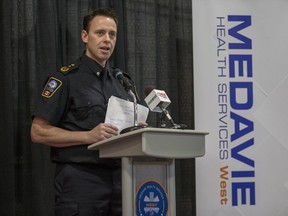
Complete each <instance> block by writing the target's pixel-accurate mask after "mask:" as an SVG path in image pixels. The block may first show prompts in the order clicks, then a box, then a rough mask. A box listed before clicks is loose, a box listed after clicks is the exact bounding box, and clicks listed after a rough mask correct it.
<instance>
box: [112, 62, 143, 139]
mask: <svg viewBox="0 0 288 216" xmlns="http://www.w3.org/2000/svg"><path fill="white" fill-rule="evenodd" d="M112 73H113V76H114V77H115V78H116V79H118V80H119V82H120V83H121V84H122V86H123V87H124V88H125V90H126V91H127V93H128V94H129V95H130V96H131V98H132V99H133V105H134V125H133V126H132V127H128V128H125V129H123V130H122V131H120V134H123V133H127V132H130V131H134V130H138V129H140V128H144V127H147V126H146V125H138V104H137V97H136V95H135V94H134V93H133V91H132V89H133V86H132V84H131V83H130V82H129V81H128V79H127V78H126V77H124V75H123V72H122V71H121V70H120V69H118V68H116V69H114V70H113V72H112Z"/></svg>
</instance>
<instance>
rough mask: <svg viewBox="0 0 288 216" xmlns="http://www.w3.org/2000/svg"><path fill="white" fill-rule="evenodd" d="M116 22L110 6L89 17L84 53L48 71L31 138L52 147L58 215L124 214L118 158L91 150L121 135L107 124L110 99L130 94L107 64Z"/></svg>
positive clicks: (86, 26)
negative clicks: (97, 144) (58, 69)
mask: <svg viewBox="0 0 288 216" xmlns="http://www.w3.org/2000/svg"><path fill="white" fill-rule="evenodd" d="M117 23H118V21H117V16H116V14H115V12H114V11H113V10H110V9H99V10H96V11H93V12H91V13H89V14H88V15H87V16H85V17H84V20H83V30H82V32H81V37H82V40H83V42H84V43H85V46H86V49H85V52H84V54H83V55H82V56H81V57H80V58H79V59H78V60H77V61H75V62H73V63H72V64H70V65H67V66H64V67H62V68H61V69H60V71H59V72H57V73H55V74H53V75H51V76H49V78H48V79H47V82H46V85H45V87H44V89H43V91H42V94H41V98H40V100H39V103H38V105H37V107H36V110H35V112H34V114H33V122H32V126H31V138H32V141H33V142H34V143H40V144H45V145H48V146H51V160H52V161H53V162H55V163H56V173H55V215H56V216H70V215H71V216H72V215H79V216H108V215H109V216H110V215H113V216H116V215H121V171H120V161H119V159H101V158H99V156H98V151H89V150H87V146H88V145H89V144H91V143H95V142H98V141H101V140H105V139H108V138H110V137H113V136H115V135H117V134H118V131H117V130H118V129H117V127H115V126H114V125H111V124H107V123H104V119H105V114H106V109H107V103H108V99H109V98H110V97H111V96H112V95H114V96H116V97H119V98H122V99H125V100H128V99H131V98H130V96H129V95H128V94H127V92H126V91H125V89H124V88H123V86H122V85H121V84H120V83H119V81H118V80H117V79H116V78H114V77H113V76H112V75H111V71H112V69H111V67H109V64H108V59H109V58H110V56H111V55H112V53H113V50H114V47H115V44H116V36H117Z"/></svg>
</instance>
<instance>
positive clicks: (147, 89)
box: [144, 85, 155, 97]
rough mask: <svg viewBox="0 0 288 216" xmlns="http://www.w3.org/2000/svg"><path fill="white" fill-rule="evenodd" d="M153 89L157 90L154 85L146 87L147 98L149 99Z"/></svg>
mask: <svg viewBox="0 0 288 216" xmlns="http://www.w3.org/2000/svg"><path fill="white" fill-rule="evenodd" d="M153 89H155V86H153V85H148V86H146V88H145V90H144V93H145V96H146V97H147V96H148V95H149V94H150V92H151V91H153Z"/></svg>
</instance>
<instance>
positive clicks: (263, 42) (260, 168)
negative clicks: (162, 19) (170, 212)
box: [192, 0, 288, 216]
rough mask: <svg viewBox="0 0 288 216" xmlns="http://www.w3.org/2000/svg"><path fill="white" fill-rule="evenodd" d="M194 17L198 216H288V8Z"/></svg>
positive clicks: (234, 2)
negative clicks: (201, 140) (202, 148)
mask: <svg viewBox="0 0 288 216" xmlns="http://www.w3.org/2000/svg"><path fill="white" fill-rule="evenodd" d="M192 9H193V49H194V56H193V58H194V77H195V83H194V88H195V125H196V129H197V130H204V131H208V132H209V135H208V136H207V139H206V154H205V156H204V157H203V158H199V159H197V160H196V187H197V189H196V191H197V216H233V215H235V216H238V215H239V216H240V215H241V216H251V215H252V216H257V215H262V216H271V215H273V216H287V215H288V202H287V200H288V166H287V164H288V114H287V110H288V99H287V98H288V97H287V95H288V61H287V57H288V25H287V23H288V13H287V11H288V1H284V0H273V1H271V0H270V1H269V0H250V1H246V0H192Z"/></svg>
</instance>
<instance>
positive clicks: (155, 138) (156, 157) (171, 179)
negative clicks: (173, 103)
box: [88, 128, 208, 216]
mask: <svg viewBox="0 0 288 216" xmlns="http://www.w3.org/2000/svg"><path fill="white" fill-rule="evenodd" d="M207 134H208V133H207V132H201V131H195V130H182V129H166V128H143V129H139V130H135V131H132V132H128V133H125V134H121V135H119V136H115V137H113V138H110V139H107V140H104V141H101V142H98V143H95V144H91V145H89V146H88V149H90V150H99V155H100V157H102V158H122V207H123V208H122V215H123V216H134V215H137V216H142V215H155V216H158V215H161V216H166V215H168V216H176V198H175V159H185V158H195V157H201V156H203V155H204V154H205V136H206V135H207Z"/></svg>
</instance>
